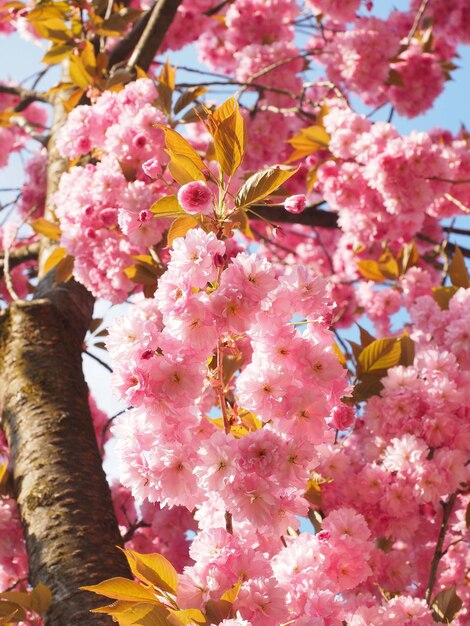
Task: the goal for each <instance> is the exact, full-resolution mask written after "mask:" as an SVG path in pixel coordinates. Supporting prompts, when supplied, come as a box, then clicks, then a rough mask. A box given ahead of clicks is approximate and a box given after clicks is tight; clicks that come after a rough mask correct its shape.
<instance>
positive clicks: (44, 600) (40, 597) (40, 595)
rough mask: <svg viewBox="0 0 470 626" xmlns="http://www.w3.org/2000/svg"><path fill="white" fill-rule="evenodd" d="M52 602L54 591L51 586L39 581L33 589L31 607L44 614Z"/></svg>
mask: <svg viewBox="0 0 470 626" xmlns="http://www.w3.org/2000/svg"><path fill="white" fill-rule="evenodd" d="M51 602H52V593H51V590H50V589H49V587H46V585H43V584H42V583H39V584H37V585H36V587H34V589H33V590H32V591H31V608H32V610H33V611H36V613H39V614H40V615H42V614H43V613H45V612H46V611H47V609H48V608H49V607H50V605H51Z"/></svg>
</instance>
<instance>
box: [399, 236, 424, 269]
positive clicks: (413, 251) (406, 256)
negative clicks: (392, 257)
mask: <svg viewBox="0 0 470 626" xmlns="http://www.w3.org/2000/svg"><path fill="white" fill-rule="evenodd" d="M397 261H398V265H399V266H400V273H401V274H405V273H406V272H407V271H408V270H409V269H410V267H413V266H415V265H417V264H418V262H419V252H418V249H417V248H416V245H415V243H414V241H412V242H410V243H406V244H405V245H404V246H403V248H402V249H401V250H400V252H399V253H398V257H397Z"/></svg>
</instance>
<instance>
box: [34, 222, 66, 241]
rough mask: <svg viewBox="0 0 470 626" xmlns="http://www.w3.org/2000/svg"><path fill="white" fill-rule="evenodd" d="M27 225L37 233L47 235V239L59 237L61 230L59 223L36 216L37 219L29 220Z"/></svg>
mask: <svg viewBox="0 0 470 626" xmlns="http://www.w3.org/2000/svg"><path fill="white" fill-rule="evenodd" d="M29 225H30V226H31V228H32V229H33V230H34V232H35V233H37V234H38V235H44V236H45V237H49V239H60V234H61V230H60V226H59V224H55V223H54V222H50V221H49V220H46V219H45V218H44V217H38V219H36V220H33V221H32V222H30V223H29Z"/></svg>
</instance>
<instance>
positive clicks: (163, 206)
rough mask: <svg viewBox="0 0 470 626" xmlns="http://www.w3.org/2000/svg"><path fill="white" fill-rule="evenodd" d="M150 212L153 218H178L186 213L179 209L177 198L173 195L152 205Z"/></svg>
mask: <svg viewBox="0 0 470 626" xmlns="http://www.w3.org/2000/svg"><path fill="white" fill-rule="evenodd" d="M150 211H152V213H153V214H154V215H155V217H178V216H180V215H186V211H184V210H183V209H182V208H181V206H180V203H179V202H178V198H177V196H175V195H172V196H164V197H163V198H160V199H159V200H157V201H156V202H154V203H153V204H152V206H151V207H150Z"/></svg>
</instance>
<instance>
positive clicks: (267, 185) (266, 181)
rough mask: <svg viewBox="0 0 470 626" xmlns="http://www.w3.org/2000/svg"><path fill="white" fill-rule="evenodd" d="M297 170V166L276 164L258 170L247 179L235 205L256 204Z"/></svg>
mask: <svg viewBox="0 0 470 626" xmlns="http://www.w3.org/2000/svg"><path fill="white" fill-rule="evenodd" d="M297 171H298V168H297V167H289V166H287V165H275V166H274V167H270V168H269V169H267V170H263V171H262V172H256V174H253V176H250V178H248V180H246V181H245V183H244V184H243V185H242V187H241V189H240V191H239V192H238V193H237V196H236V198H235V206H237V207H239V208H244V207H249V206H250V204H256V203H257V202H259V201H260V200H263V199H264V198H267V197H268V196H269V195H271V194H272V193H273V192H274V191H276V189H279V187H280V186H281V185H282V184H283V183H285V181H286V180H289V178H290V177H291V176H293V175H294V174H295V173H296V172H297Z"/></svg>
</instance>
